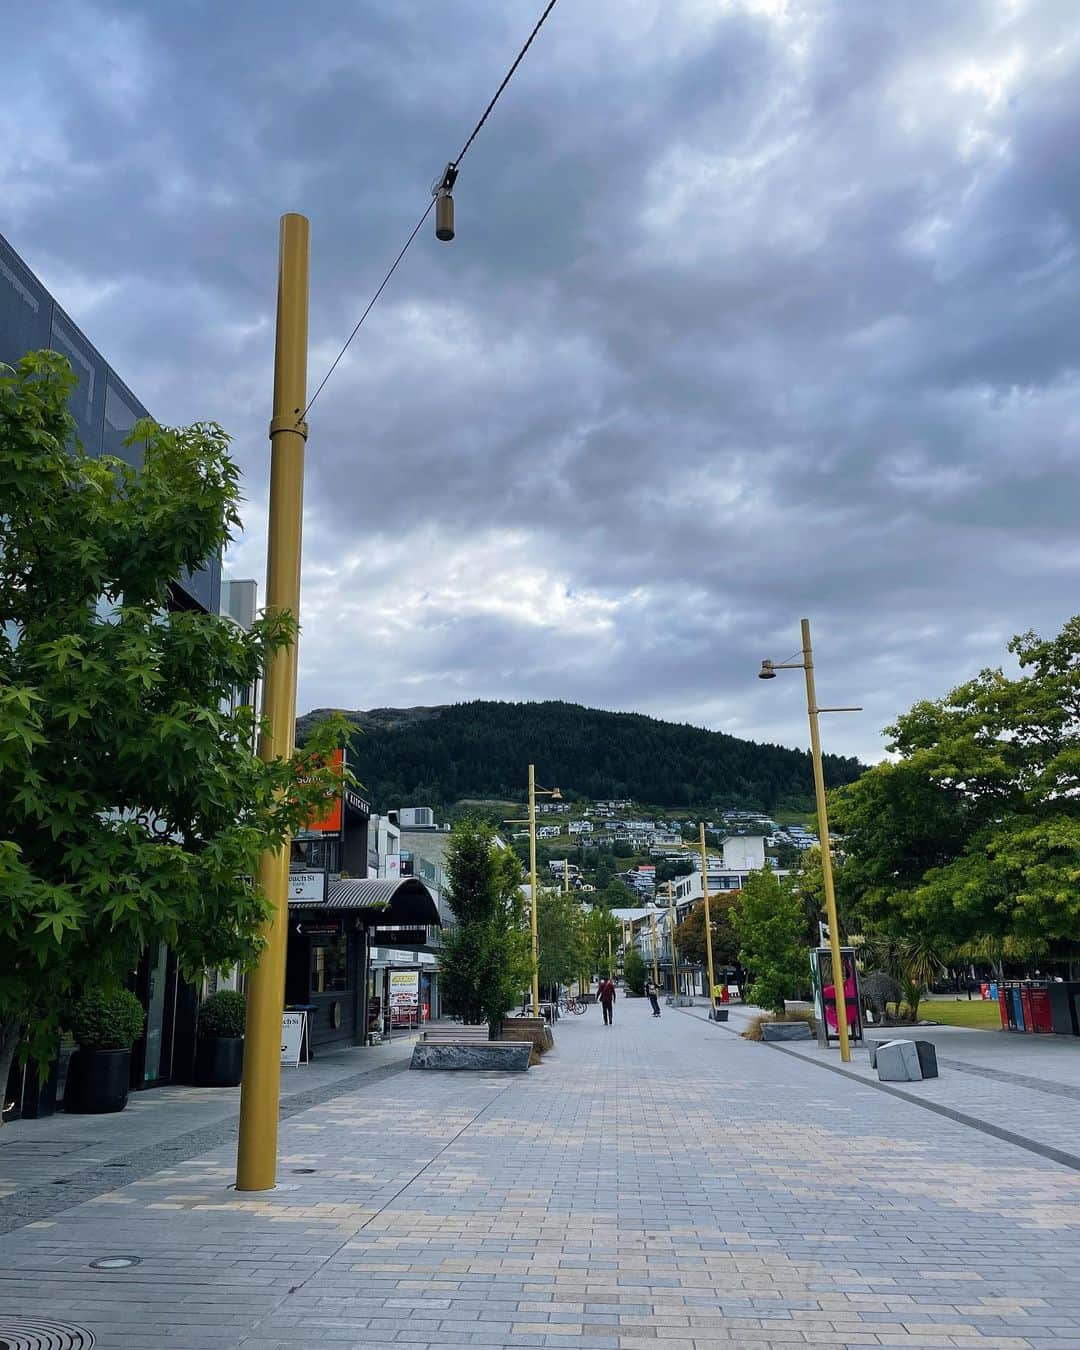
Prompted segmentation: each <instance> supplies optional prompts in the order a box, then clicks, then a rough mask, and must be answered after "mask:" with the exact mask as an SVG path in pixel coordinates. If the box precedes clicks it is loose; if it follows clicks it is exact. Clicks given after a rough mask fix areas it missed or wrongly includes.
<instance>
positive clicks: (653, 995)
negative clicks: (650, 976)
mask: <svg viewBox="0 0 1080 1350" xmlns="http://www.w3.org/2000/svg"><path fill="white" fill-rule="evenodd" d="M645 992H646V994H648V996H649V1002H650V1003H651V1004H652V1015H653V1016H654V1017H659V1016H660V1000H659V999H658V998H657V994H659V992H660V991H659V990H658V989H657V987H656V985H655V984H653V982H652V980H647V981H646V983H645Z"/></svg>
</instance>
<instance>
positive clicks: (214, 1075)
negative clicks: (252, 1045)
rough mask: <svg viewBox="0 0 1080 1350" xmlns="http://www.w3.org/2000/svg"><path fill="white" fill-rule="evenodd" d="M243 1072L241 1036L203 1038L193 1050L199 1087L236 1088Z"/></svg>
mask: <svg viewBox="0 0 1080 1350" xmlns="http://www.w3.org/2000/svg"><path fill="white" fill-rule="evenodd" d="M243 1072H244V1038H243V1036H205V1037H203V1038H202V1039H201V1040H200V1041H199V1042H198V1044H197V1046H196V1049H195V1082H196V1083H198V1085H199V1086H200V1087H236V1085H237V1084H238V1083H239V1082H240V1079H241V1078H242V1077H243Z"/></svg>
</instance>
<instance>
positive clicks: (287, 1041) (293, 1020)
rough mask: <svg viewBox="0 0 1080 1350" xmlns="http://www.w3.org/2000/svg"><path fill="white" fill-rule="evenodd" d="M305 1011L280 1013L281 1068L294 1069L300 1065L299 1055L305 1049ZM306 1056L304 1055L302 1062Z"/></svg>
mask: <svg viewBox="0 0 1080 1350" xmlns="http://www.w3.org/2000/svg"><path fill="white" fill-rule="evenodd" d="M307 1017H308V1015H307V1013H306V1012H287V1013H282V1014H281V1065H282V1068H288V1069H296V1068H299V1066H300V1056H301V1054H302V1053H303V1052H304V1051H306V1050H307ZM307 1062H308V1056H307V1055H306V1054H305V1055H304V1063H305V1064H306V1063H307Z"/></svg>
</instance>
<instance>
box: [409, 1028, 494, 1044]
mask: <svg viewBox="0 0 1080 1350" xmlns="http://www.w3.org/2000/svg"><path fill="white" fill-rule="evenodd" d="M420 1039H421V1040H422V1041H426V1042H427V1043H428V1044H429V1045H464V1044H469V1045H472V1044H475V1042H477V1041H487V1040H488V1029H487V1027H486V1026H482V1027H466V1026H452V1027H429V1028H428V1029H427V1031H425V1032H424V1033H423V1034H422V1035H421V1037H420Z"/></svg>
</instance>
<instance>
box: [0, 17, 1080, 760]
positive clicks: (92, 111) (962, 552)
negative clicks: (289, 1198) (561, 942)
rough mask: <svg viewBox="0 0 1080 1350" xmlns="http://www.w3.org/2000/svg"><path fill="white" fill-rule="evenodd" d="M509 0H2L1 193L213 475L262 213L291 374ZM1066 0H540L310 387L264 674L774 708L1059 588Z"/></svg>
mask: <svg viewBox="0 0 1080 1350" xmlns="http://www.w3.org/2000/svg"><path fill="white" fill-rule="evenodd" d="M541 8H542V0H452V2H451V0H362V2H361V0H354V2H353V3H346V2H345V0H307V2H306V3H305V4H303V5H297V4H295V3H284V0H258V3H256V0H230V3H229V4H225V5H222V4H220V3H209V2H207V3H198V2H197V0H187V2H185V3H180V2H179V0H175V2H172V0H153V3H150V0H142V2H141V3H129V4H125V3H107V2H106V3H97V4H94V3H88V2H87V0H67V3H60V2H59V0H37V3H35V4H33V5H17V6H11V7H10V12H9V13H7V14H6V15H5V19H4V29H5V47H6V50H7V53H8V55H7V58H6V59H5V75H4V88H3V90H2V91H0V109H2V110H3V125H4V127H5V128H6V131H5V134H4V135H3V136H2V137H0V231H2V232H3V233H4V234H6V235H7V236H8V238H9V239H10V240H11V242H12V243H13V244H14V246H15V247H16V248H17V249H18V250H19V251H20V252H21V253H22V254H23V256H24V257H25V258H26V260H27V261H28V262H29V264H30V265H31V266H32V267H33V268H34V269H35V271H37V272H38V274H39V275H40V276H41V277H42V279H43V281H44V282H45V284H46V285H47V286H49V288H50V289H51V290H52V291H53V292H54V293H55V295H56V296H57V298H58V299H59V300H60V301H61V302H62V303H63V305H64V306H65V307H66V308H67V309H68V311H69V312H70V313H71V314H72V316H73V317H74V318H75V319H76V321H77V322H79V324H80V325H81V326H82V327H83V328H84V330H85V331H86V333H87V334H88V336H89V337H90V338H91V339H92V340H93V341H94V342H95V343H96V345H97V346H98V347H99V348H100V349H101V350H102V352H103V353H104V354H105V355H106V357H108V359H109V360H110V361H111V362H112V363H113V365H114V366H115V367H116V368H117V370H118V371H119V373H120V374H121V376H122V377H123V378H124V379H125V380H126V381H127V382H128V383H129V384H130V385H131V387H132V388H133V389H134V390H135V392H136V393H137V394H138V395H139V397H140V398H141V399H142V400H143V401H144V402H145V403H146V404H147V406H148V407H150V408H151V409H152V410H153V412H154V414H155V416H157V417H158V418H160V419H161V420H162V421H167V422H173V423H176V422H187V421H194V420H196V419H205V418H213V419H216V420H218V421H220V422H221V423H222V424H223V425H224V426H225V427H226V429H227V430H228V431H229V432H230V433H231V434H232V436H233V437H234V438H235V449H236V453H237V456H238V458H239V460H240V462H241V464H242V465H243V468H244V471H245V481H246V492H247V497H248V502H247V505H246V508H245V520H246V525H247V531H246V534H245V536H244V538H243V539H242V540H241V541H239V542H238V544H237V546H236V547H235V548H234V549H233V551H232V553H231V555H230V557H229V559H228V561H227V566H228V570H229V572H230V573H231V574H232V575H234V576H257V577H258V578H259V579H260V584H261V579H262V572H263V564H264V556H265V515H264V505H263V503H264V497H265V490H266V458H267V446H268V442H267V440H266V425H267V421H268V417H269V403H270V392H271V370H272V357H273V311H274V284H275V267H276V249H277V229H278V224H277V222H278V217H279V215H280V214H281V213H282V212H283V211H302V212H303V213H305V214H306V215H308V216H310V218H311V222H312V304H311V361H310V378H311V387H312V388H314V386H315V383H316V382H317V381H318V380H319V379H321V377H322V375H323V373H324V372H325V370H326V367H327V366H328V364H329V362H330V360H331V359H332V357H333V355H334V353H335V352H336V350H337V349H338V347H339V346H340V344H341V342H342V341H343V340H344V338H345V336H347V334H348V332H349V330H350V329H351V328H352V326H353V324H354V323H355V321H356V319H357V318H358V317H359V313H360V311H361V309H362V308H363V306H364V304H365V303H366V302H367V300H368V298H369V297H370V295H371V293H372V291H373V290H374V287H375V286H376V285H377V283H378V281H379V279H380V277H381V276H382V274H383V272H384V271H385V268H386V267H387V265H388V264H389V262H390V260H391V259H392V258H393V256H394V254H395V253H396V252H397V249H398V248H399V247H400V245H401V244H402V243H403V242H404V239H405V237H406V235H407V234H408V231H409V230H410V229H411V227H412V225H413V224H414V222H415V220H416V218H417V217H418V215H419V214H420V211H421V210H422V209H423V207H424V205H425V203H426V201H427V196H428V192H429V188H430V184H431V181H432V179H433V178H435V177H436V176H437V175H438V174H439V173H440V172H441V170H442V168H443V165H444V164H445V163H446V161H447V160H448V159H449V158H450V157H451V156H452V155H453V154H455V153H456V152H457V150H458V149H459V148H460V146H461V143H462V141H463V140H464V138H465V135H466V134H467V132H468V131H469V130H470V129H471V127H472V125H473V123H474V122H475V120H476V118H477V116H478V115H479V113H480V112H481V111H482V109H483V107H484V105H485V104H486V102H487V100H488V98H489V97H490V95H491V94H492V93H493V92H494V90H495V88H496V86H497V84H498V82H499V80H500V79H501V78H502V75H503V74H504V72H505V70H506V68H507V67H508V65H509V63H510V61H511V59H512V58H513V56H514V54H515V53H516V51H517V49H518V47H519V46H520V44H521V42H522V41H523V40H524V37H525V36H526V34H527V33H528V31H529V29H530V28H531V27H532V24H533V22H534V21H535V19H536V17H537V16H538V14H539V12H540V9H541ZM1078 65H1080V7H1078V6H1076V5H1075V4H1073V3H1071V2H1070V0H1043V2H1042V3H1039V2H1038V0H1033V2H1032V3H1026V2H1025V0H986V3H979V0H957V2H955V3H950V2H949V0H904V2H903V3H900V0H897V2H896V3H878V4H867V3H862V2H861V0H848V2H847V3H843V2H838V0H820V3H815V2H813V0H806V2H803V0H790V3H783V0H731V2H730V3H724V2H722V0H634V2H633V3H630V4H628V3H626V0H560V3H559V4H558V5H557V6H556V8H555V10H554V12H553V14H552V16H551V18H550V19H549V20H548V22H547V24H546V26H545V27H544V29H543V30H542V32H541V34H540V36H539V38H538V39H537V41H536V43H535V44H534V46H533V48H532V50H531V51H530V52H529V54H528V56H527V57H526V60H525V62H524V64H523V65H522V67H521V68H520V70H519V72H518V74H517V76H516V77H515V79H514V81H513V83H512V84H511V85H510V87H509V89H508V91H507V92H506V94H505V95H504V96H503V99H502V101H501V102H500V104H499V105H498V107H497V109H496V110H495V112H494V114H493V115H492V118H491V120H490V122H489V123H488V125H487V126H486V127H485V128H484V130H483V131H482V132H481V135H480V137H479V138H478V140H477V141H476V143H475V145H474V146H473V148H472V149H471V150H470V152H469V155H468V156H467V158H466V160H465V162H464V165H463V167H462V172H461V177H460V180H459V182H458V189H457V193H456V202H457V225H458V237H457V239H456V240H455V241H454V243H452V244H449V245H447V244H440V243H437V242H436V241H435V239H434V237H433V230H432V229H431V227H430V225H429V226H428V227H426V228H425V230H424V231H423V233H422V235H421V236H420V237H419V238H418V240H417V242H416V244H415V245H414V246H413V249H412V251H411V252H410V253H409V255H408V257H407V259H406V261H405V262H404V263H403V265H402V267H401V268H400V269H399V271H398V273H397V275H396V277H395V278H394V280H393V281H392V282H391V286H390V288H389V289H388V290H387V292H386V293H385V294H384V296H383V299H382V300H381V302H380V303H379V305H378V307H377V308H376V310H375V311H374V312H373V314H372V316H371V318H370V319H369V320H368V322H367V323H366V324H365V326H364V328H363V329H362V330H361V332H360V334H359V336H358V337H357V339H356V341H355V342H354V343H353V345H352V347H351V348H350V350H349V353H348V355H347V357H346V359H345V360H344V361H343V363H342V364H341V366H340V367H339V368H338V370H337V373H336V374H335V376H334V378H333V379H332V381H331V382H330V384H329V385H328V386H327V388H326V390H325V392H324V393H323V394H322V396H321V398H320V399H319V401H318V403H317V404H316V406H315V408H314V409H313V411H312V414H311V417H310V425H311V436H310V440H309V442H308V474H307V499H306V515H305V537H304V600H303V615H302V618H303V624H304V631H303V638H302V646H301V685H300V697H299V703H300V708H301V710H304V709H307V708H310V707H313V706H325V705H337V706H344V707H350V708H357V707H362V708H366V707H373V706H377V705H387V704H397V705H401V704H421V703H441V702H449V701H456V700H462V699H472V698H502V699H546V698H565V699H571V700H578V701H581V702H583V703H588V704H592V705H596V706H600V707H605V708H617V709H631V710H635V711H640V712H646V713H650V714H653V715H656V716H661V717H671V718H676V719H679V720H686V721H692V722H695V723H698V724H701V725H706V726H710V727H714V728H717V729H722V730H727V731H731V732H733V733H736V734H738V735H745V736H750V737H753V738H755V739H766V740H777V741H781V742H784V743H786V744H791V745H805V743H806V741H807V732H806V721H805V704H804V701H803V691H802V687H801V681H800V679H799V678H798V676H797V675H796V674H793V675H790V676H788V677H787V678H786V679H778V680H776V681H775V682H773V683H771V684H764V683H761V682H759V681H758V680H757V679H755V678H754V676H755V673H756V670H757V667H758V663H759V662H760V660H761V658H762V657H763V656H770V657H772V658H774V659H776V660H782V659H783V658H785V657H787V656H789V655H790V654H791V653H792V652H793V651H794V650H795V649H796V648H797V646H798V642H799V619H800V617H802V616H803V615H807V616H808V617H810V619H811V620H812V622H813V625H814V637H815V643H816V647H817V658H818V667H819V669H818V682H819V695H820V697H821V700H822V702H825V703H842V704H847V703H862V704H864V705H865V709H866V711H865V712H864V713H862V714H860V715H852V716H843V717H839V716H838V717H836V718H834V719H831V720H830V721H829V723H828V725H827V726H826V728H825V731H824V735H825V737H826V744H827V748H830V749H834V750H837V751H842V752H847V753H857V754H860V755H862V756H864V757H865V758H868V759H875V758H878V757H880V755H881V754H882V752H883V741H882V738H881V736H880V729H881V728H882V727H883V726H884V725H885V724H886V723H887V722H889V721H890V720H891V718H892V717H893V716H894V715H895V713H896V712H897V711H899V710H901V709H903V708H906V707H907V706H909V705H910V704H911V703H912V702H913V701H914V700H915V699H916V698H919V697H922V696H936V695H938V694H940V693H943V692H944V691H945V690H946V689H948V688H949V687H950V686H951V685H952V684H955V683H957V682H958V681H959V680H961V679H963V678H965V677H967V676H968V675H969V674H971V673H973V672H974V671H975V670H977V669H978V668H979V667H980V666H982V665H986V664H999V663H1000V662H1001V660H1002V659H1003V656H1004V645H1005V643H1006V641H1007V639H1008V637H1009V636H1010V635H1011V634H1012V633H1014V632H1017V631H1020V630H1023V629H1026V628H1029V627H1035V628H1038V629H1040V630H1043V631H1047V632H1049V631H1052V630H1054V629H1056V628H1057V627H1058V626H1060V624H1061V623H1062V622H1063V621H1064V619H1065V618H1067V617H1068V616H1069V615H1070V614H1071V613H1073V612H1074V611H1077V610H1080V580H1078V573H1080V538H1078V535H1080V530H1078V522H1077V516H1078V509H1077V507H1078V503H1077V468H1076V461H1077V439H1078V431H1080V376H1078V365H1080V265H1078V258H1077V243H1078V235H1080V155H1078V153H1077V147H1078V146H1080V73H1078Z"/></svg>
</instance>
